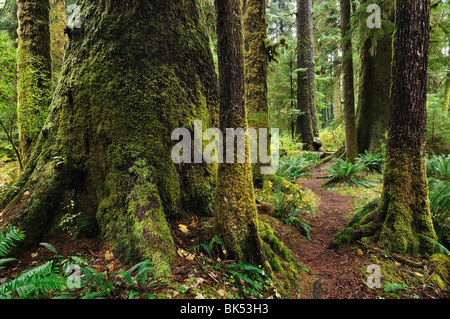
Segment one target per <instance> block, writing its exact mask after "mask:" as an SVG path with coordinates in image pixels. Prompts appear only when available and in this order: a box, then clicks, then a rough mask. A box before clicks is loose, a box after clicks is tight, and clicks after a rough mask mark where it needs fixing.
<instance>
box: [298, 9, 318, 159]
mask: <svg viewBox="0 0 450 319" xmlns="http://www.w3.org/2000/svg"><path fill="white" fill-rule="evenodd" d="M297 10H298V11H297V68H298V70H297V71H298V73H297V80H298V85H297V104H298V109H299V110H300V111H301V112H302V114H300V115H299V116H298V118H297V123H296V131H297V134H299V135H301V137H302V142H303V143H304V148H305V149H307V150H313V149H314V137H315V136H319V126H318V124H317V114H316V84H315V71H314V42H313V23H312V1H311V0H298V1H297Z"/></svg>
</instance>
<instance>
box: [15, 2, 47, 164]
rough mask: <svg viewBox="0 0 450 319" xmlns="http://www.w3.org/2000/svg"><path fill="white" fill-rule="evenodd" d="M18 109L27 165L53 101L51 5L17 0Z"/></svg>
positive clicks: (22, 146)
mask: <svg viewBox="0 0 450 319" xmlns="http://www.w3.org/2000/svg"><path fill="white" fill-rule="evenodd" d="M17 3H18V13H17V15H18V20H19V28H18V36H19V46H18V52H17V63H18V82H17V91H18V102H17V103H18V106H17V124H18V127H19V140H20V154H21V158H22V163H23V164H24V165H26V163H27V162H28V159H29V157H30V155H31V151H32V148H33V146H34V145H35V142H36V140H37V137H38V135H39V132H40V130H41V128H42V126H43V125H44V122H45V118H46V116H47V112H48V107H49V105H50V101H51V78H52V62H51V55H50V29H49V17H50V5H49V2H48V0H18V1H17Z"/></svg>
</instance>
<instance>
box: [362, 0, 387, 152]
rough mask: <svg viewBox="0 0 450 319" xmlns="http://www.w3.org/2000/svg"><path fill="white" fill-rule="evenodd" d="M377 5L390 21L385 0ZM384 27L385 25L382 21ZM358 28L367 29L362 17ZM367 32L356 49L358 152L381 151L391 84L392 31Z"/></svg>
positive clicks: (364, 31) (364, 30)
mask: <svg viewBox="0 0 450 319" xmlns="http://www.w3.org/2000/svg"><path fill="white" fill-rule="evenodd" d="M381 6H382V8H381V12H383V14H384V15H386V17H387V19H388V20H392V21H393V20H394V16H393V12H391V11H392V10H391V6H392V4H390V3H388V1H385V2H383V3H382V4H381ZM384 27H385V28H386V27H388V26H387V25H386V24H384ZM361 28H363V31H362V32H361V33H367V32H368V30H367V29H368V28H367V25H366V21H364V23H363V24H362V25H361ZM369 32H370V34H369V35H368V36H367V39H366V40H365V41H364V43H363V45H362V47H361V52H360V75H359V94H358V108H357V118H356V127H357V141H358V151H359V153H364V152H365V151H368V152H369V153H372V154H375V153H379V152H383V151H384V149H382V145H386V144H385V142H386V141H385V140H386V138H385V136H386V133H387V130H388V112H389V102H390V92H391V84H392V76H391V71H392V70H391V69H392V65H391V64H392V32H389V31H386V30H384V29H381V30H377V29H374V30H370V31H369ZM379 33H382V35H381V37H380V35H379Z"/></svg>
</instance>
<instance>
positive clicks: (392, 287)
mask: <svg viewBox="0 0 450 319" xmlns="http://www.w3.org/2000/svg"><path fill="white" fill-rule="evenodd" d="M399 290H400V291H403V290H408V286H407V285H406V284H404V283H402V284H398V283H396V282H387V283H386V284H385V285H384V288H383V292H388V293H389V292H394V291H399Z"/></svg>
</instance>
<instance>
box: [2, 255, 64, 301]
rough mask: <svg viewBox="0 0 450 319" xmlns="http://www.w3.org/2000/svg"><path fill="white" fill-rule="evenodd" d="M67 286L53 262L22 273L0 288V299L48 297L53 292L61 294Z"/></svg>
mask: <svg viewBox="0 0 450 319" xmlns="http://www.w3.org/2000/svg"><path fill="white" fill-rule="evenodd" d="M65 284H66V280H65V278H63V277H62V276H61V275H60V274H59V273H58V272H57V271H56V270H55V269H54V267H53V262H51V261H48V262H46V263H45V264H43V265H41V266H38V267H35V268H33V269H30V270H26V271H24V272H22V273H21V274H20V275H19V276H18V277H17V278H15V279H13V280H11V281H9V282H7V283H5V284H3V285H1V286H0V298H1V299H10V298H15V297H19V298H22V299H26V298H32V297H42V296H47V295H49V294H50V293H53V292H60V291H61V290H62V289H63V288H64V286H65Z"/></svg>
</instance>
